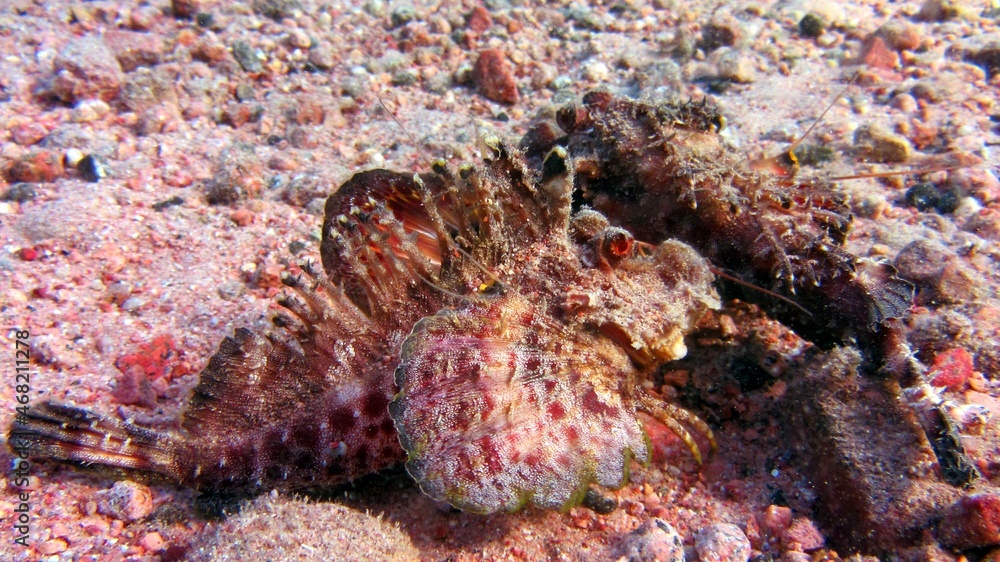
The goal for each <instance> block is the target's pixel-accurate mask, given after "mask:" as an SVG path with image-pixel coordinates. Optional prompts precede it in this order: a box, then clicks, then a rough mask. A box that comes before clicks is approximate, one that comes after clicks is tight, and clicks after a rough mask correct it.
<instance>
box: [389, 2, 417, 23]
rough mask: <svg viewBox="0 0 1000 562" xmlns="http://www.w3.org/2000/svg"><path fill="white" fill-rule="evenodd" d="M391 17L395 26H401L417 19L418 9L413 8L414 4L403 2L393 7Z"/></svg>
mask: <svg viewBox="0 0 1000 562" xmlns="http://www.w3.org/2000/svg"><path fill="white" fill-rule="evenodd" d="M389 18H390V19H391V20H392V26H393V27H400V26H403V25H406V24H408V23H410V22H411V21H413V20H415V19H417V11H416V10H414V9H413V6H410V5H408V4H403V5H401V6H396V7H395V8H393V10H392V14H391V15H390V16H389Z"/></svg>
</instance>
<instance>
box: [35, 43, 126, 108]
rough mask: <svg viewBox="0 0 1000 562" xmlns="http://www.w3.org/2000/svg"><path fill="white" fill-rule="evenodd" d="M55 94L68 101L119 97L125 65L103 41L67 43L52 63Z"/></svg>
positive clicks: (108, 99)
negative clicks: (123, 66) (122, 65)
mask: <svg viewBox="0 0 1000 562" xmlns="http://www.w3.org/2000/svg"><path fill="white" fill-rule="evenodd" d="M52 70H53V72H54V74H55V76H54V78H53V80H52V93H53V94H55V95H56V96H57V97H58V98H60V99H61V100H63V101H65V102H69V103H74V102H76V101H78V100H81V99H92V98H99V99H102V100H104V101H111V100H113V99H115V97H116V96H117V95H118V88H119V87H120V85H121V82H122V79H123V77H124V74H123V73H122V67H121V64H120V63H119V62H118V59H116V58H115V55H114V53H113V52H112V51H111V49H109V48H108V46H107V44H105V43H104V41H103V40H101V39H98V38H95V37H91V36H87V37H81V38H78V39H73V40H71V41H70V42H69V43H67V44H66V46H65V47H63V49H62V50H61V51H59V54H58V55H56V57H55V59H54V60H53V62H52Z"/></svg>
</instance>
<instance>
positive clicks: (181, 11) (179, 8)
mask: <svg viewBox="0 0 1000 562" xmlns="http://www.w3.org/2000/svg"><path fill="white" fill-rule="evenodd" d="M170 10H171V11H172V12H173V14H174V17H177V18H181V19H191V18H193V17H194V16H195V14H197V13H198V12H200V11H201V2H199V0H171V1H170Z"/></svg>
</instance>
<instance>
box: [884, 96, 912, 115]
mask: <svg viewBox="0 0 1000 562" xmlns="http://www.w3.org/2000/svg"><path fill="white" fill-rule="evenodd" d="M889 105H891V106H892V107H894V108H896V109H898V110H900V111H902V112H904V113H912V112H914V111H916V110H917V100H916V98H914V97H913V96H911V95H910V94H896V95H895V96H893V97H892V99H891V100H890V101H889Z"/></svg>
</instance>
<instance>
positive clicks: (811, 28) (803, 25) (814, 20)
mask: <svg viewBox="0 0 1000 562" xmlns="http://www.w3.org/2000/svg"><path fill="white" fill-rule="evenodd" d="M824 27H826V26H825V25H824V24H823V20H822V19H821V18H820V17H819V16H817V15H816V14H806V15H805V16H803V17H802V19H801V20H799V33H801V34H802V35H803V36H804V37H809V38H811V39H815V38H817V37H819V36H820V35H822V34H823V29H824Z"/></svg>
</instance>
